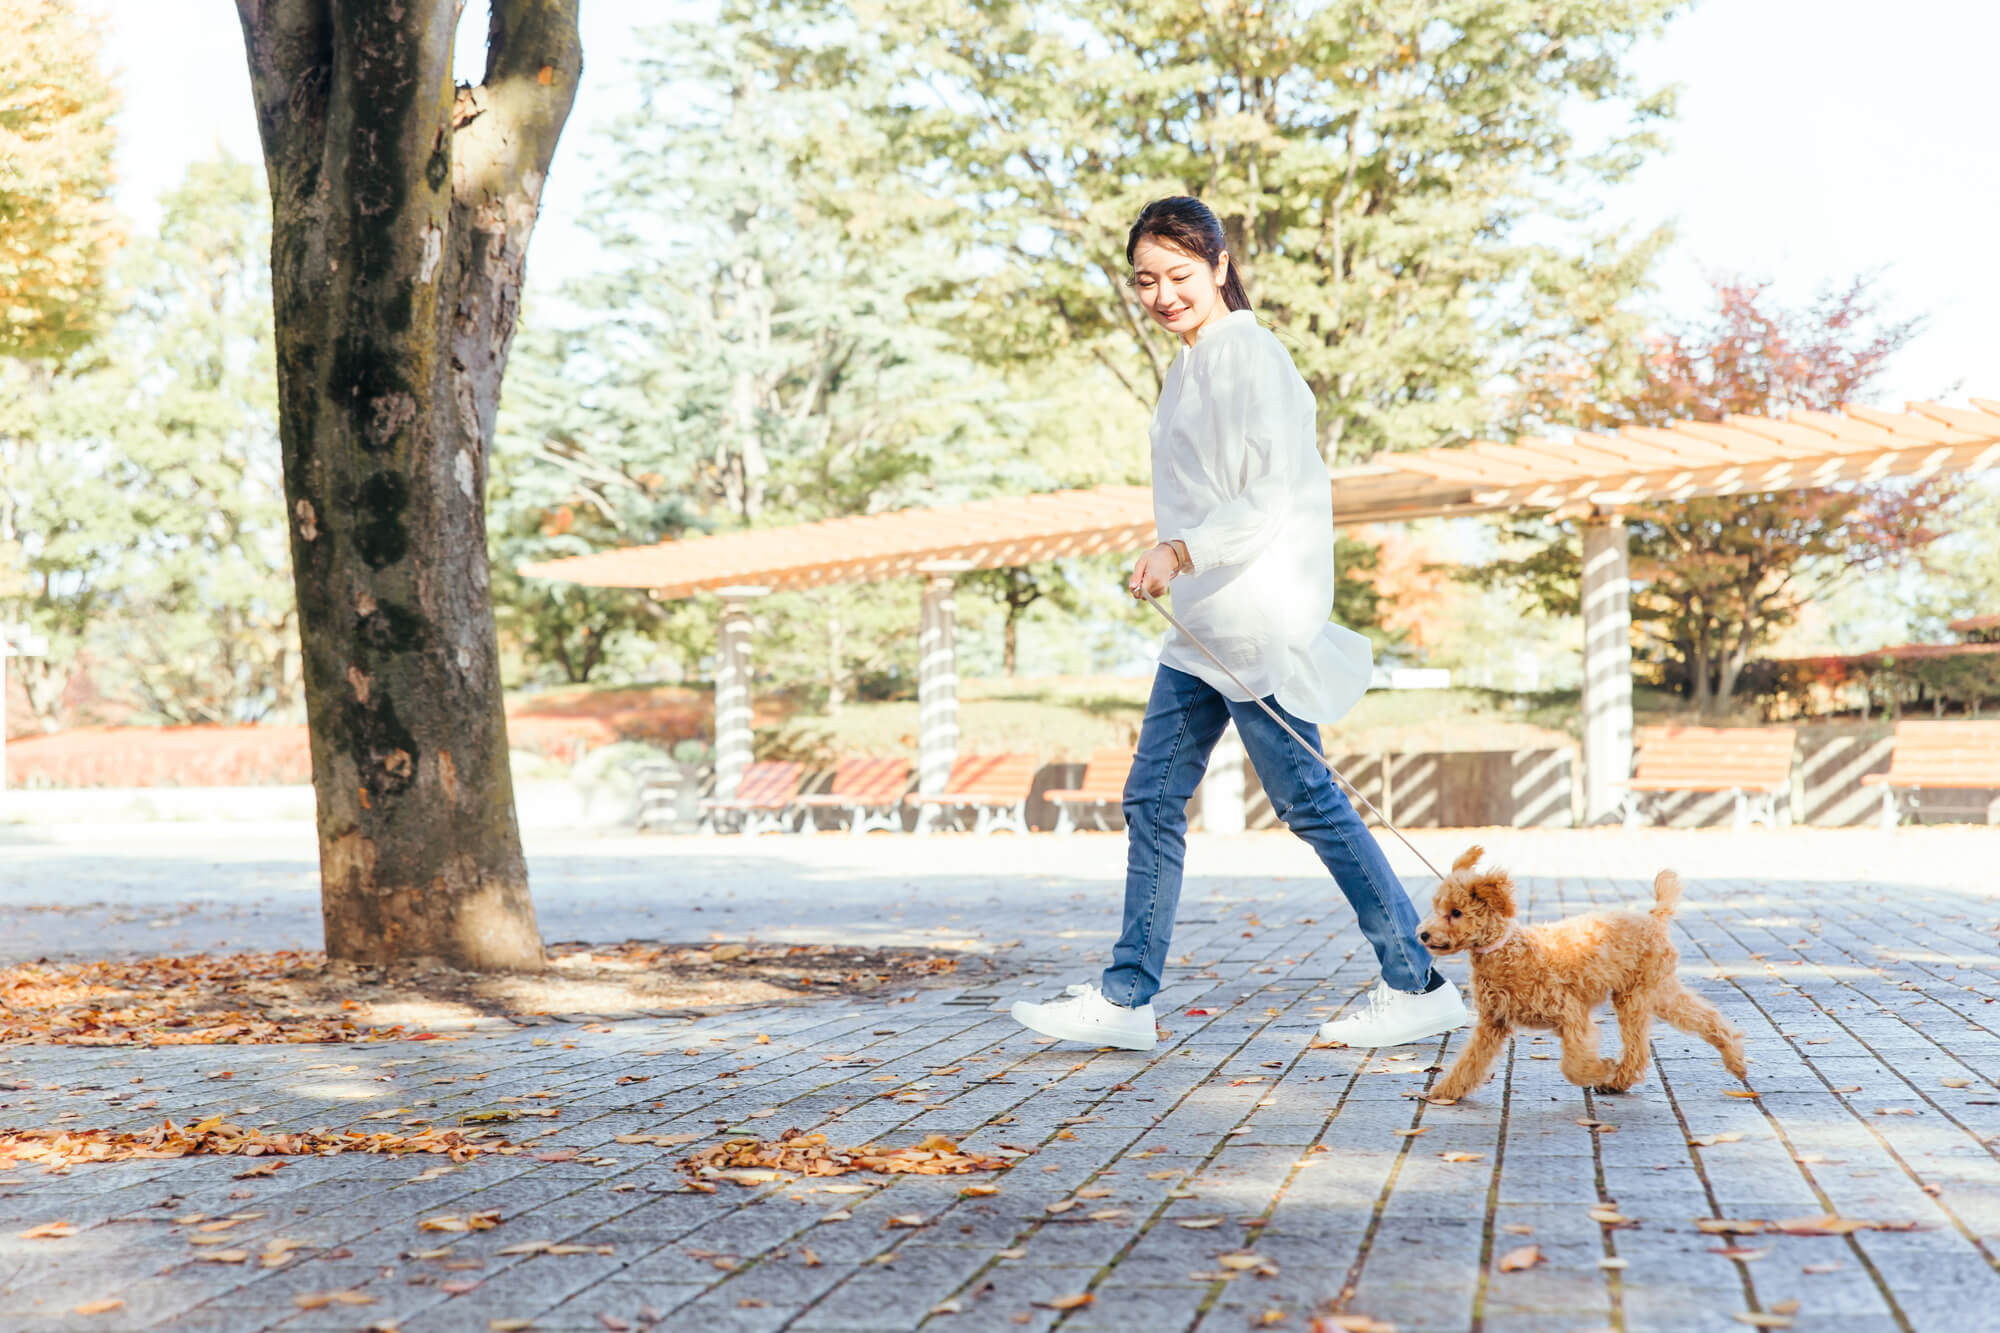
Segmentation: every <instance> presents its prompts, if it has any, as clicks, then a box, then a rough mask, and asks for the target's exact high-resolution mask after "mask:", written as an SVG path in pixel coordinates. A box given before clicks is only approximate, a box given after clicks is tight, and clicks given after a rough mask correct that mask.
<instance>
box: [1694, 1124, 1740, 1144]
mask: <svg viewBox="0 0 2000 1333" xmlns="http://www.w3.org/2000/svg"><path fill="white" fill-rule="evenodd" d="M1741 1142H1743V1136H1742V1135H1741V1134H1739V1133H1737V1132H1736V1131H1735V1130H1733V1129H1732V1130H1729V1131H1728V1132H1726V1133H1722V1134H1704V1135H1702V1136H1701V1137H1700V1138H1698V1139H1689V1140H1688V1146H1689V1147H1691V1148H1713V1147H1714V1146H1715V1145H1716V1144H1718V1143H1741Z"/></svg>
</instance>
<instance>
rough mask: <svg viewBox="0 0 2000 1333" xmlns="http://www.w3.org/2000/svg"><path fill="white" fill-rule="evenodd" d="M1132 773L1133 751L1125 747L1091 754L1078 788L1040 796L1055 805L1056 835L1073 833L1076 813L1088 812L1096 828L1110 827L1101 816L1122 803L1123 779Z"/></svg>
mask: <svg viewBox="0 0 2000 1333" xmlns="http://www.w3.org/2000/svg"><path fill="white" fill-rule="evenodd" d="M1131 773H1132V751H1131V750H1130V749H1129V748H1128V747H1126V746H1122V745H1114V746H1111V747H1109V748H1106V749H1101V750H1092V751H1091V752H1090V762H1089V763H1087V764H1085V765H1084V766H1083V782H1082V784H1081V785H1079V786H1076V787H1073V788H1069V789H1067V790H1064V791H1046V792H1043V793H1042V796H1043V797H1044V799H1046V800H1049V801H1052V802H1054V803H1055V807H1056V832H1057V833H1074V832H1075V831H1076V815H1077V812H1078V811H1079V810H1088V811H1089V812H1090V813H1091V814H1092V815H1093V816H1094V817H1095V818H1096V820H1097V826H1098V827H1099V828H1107V827H1109V826H1108V825H1107V824H1105V822H1104V814H1105V812H1106V811H1107V810H1110V809H1112V808H1113V807H1116V806H1122V805H1123V804H1124V803H1125V779H1126V778H1127V777H1129V776H1131Z"/></svg>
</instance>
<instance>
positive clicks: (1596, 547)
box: [1583, 517, 1632, 824]
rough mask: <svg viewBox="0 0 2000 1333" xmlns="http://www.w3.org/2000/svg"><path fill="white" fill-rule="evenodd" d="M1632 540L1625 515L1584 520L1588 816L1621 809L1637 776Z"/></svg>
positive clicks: (1603, 817) (1587, 818)
mask: <svg viewBox="0 0 2000 1333" xmlns="http://www.w3.org/2000/svg"><path fill="white" fill-rule="evenodd" d="M1631 551H1632V539H1631V534H1630V533H1629V532H1628V531H1627V530H1626V527H1625V524H1624V522H1623V521H1622V520H1620V519H1618V518H1615V517H1612V518H1592V519H1589V520H1587V521H1586V522H1585V523H1584V525H1583V822H1584V823H1586V824H1594V823H1597V822H1598V821H1599V820H1608V819H1611V818H1612V817H1614V816H1615V815H1616V814H1617V813H1618V808H1619V806H1620V804H1621V803H1622V802H1623V800H1624V796H1625V794H1624V792H1623V791H1622V790H1621V789H1620V788H1619V787H1617V786H1615V785H1614V784H1616V783H1620V782H1623V781H1624V780H1625V779H1626V778H1628V777H1630V776H1631V774H1632V555H1631Z"/></svg>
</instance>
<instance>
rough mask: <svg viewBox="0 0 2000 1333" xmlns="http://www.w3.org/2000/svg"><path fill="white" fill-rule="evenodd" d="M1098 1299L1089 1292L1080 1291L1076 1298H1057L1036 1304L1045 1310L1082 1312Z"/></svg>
mask: <svg viewBox="0 0 2000 1333" xmlns="http://www.w3.org/2000/svg"><path fill="white" fill-rule="evenodd" d="M1096 1299H1097V1297H1095V1296H1093V1295H1091V1294H1090V1293H1089V1292H1087V1291H1079V1292H1077V1293H1076V1294H1075V1295H1074V1296H1057V1297H1054V1298H1053V1299H1051V1300H1046V1301H1036V1302H1035V1304H1036V1305H1039V1306H1041V1307H1042V1308H1043V1309H1044V1310H1080V1309H1082V1308H1083V1307H1084V1306H1086V1305H1089V1304H1090V1303H1091V1302H1092V1301H1094V1300H1096Z"/></svg>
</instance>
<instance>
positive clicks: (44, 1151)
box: [0, 1116, 519, 1176]
mask: <svg viewBox="0 0 2000 1333" xmlns="http://www.w3.org/2000/svg"><path fill="white" fill-rule="evenodd" d="M517 1151H519V1150H518V1149H516V1148H514V1147H513V1146H512V1145H510V1144H509V1143H507V1141H506V1140H505V1139H493V1140H480V1141H475V1140H474V1138H473V1137H472V1136H471V1135H469V1134H468V1133H467V1132H466V1131H464V1130H457V1129H444V1130H438V1129H427V1130H424V1131H422V1132H420V1133H417V1134H408V1135H404V1134H384V1133H377V1134H362V1133H337V1134H336V1133H328V1132H326V1131H322V1130H311V1131H307V1132H303V1133H298V1134H266V1133H264V1132H262V1131H261V1130H255V1129H245V1128H244V1127H243V1126H241V1125H232V1124H229V1123H227V1122H225V1121H224V1120H223V1118H222V1117H221V1116H210V1117H209V1118H208V1119H206V1120H202V1121H198V1122H196V1123H194V1124H191V1125H176V1124H175V1123H174V1122H173V1121H171V1120H165V1121H162V1122H160V1123H159V1124H157V1125H155V1126H153V1127H152V1128H151V1129H145V1130H140V1131H138V1132H136V1133H117V1132H114V1131H112V1130H108V1129H18V1130H9V1131H7V1132H6V1133H4V1134H0V1162H6V1161H21V1162H40V1163H42V1164H43V1165H45V1166H55V1167H66V1166H75V1165H79V1164H81V1163H85V1162H124V1161H132V1160H144V1159H152V1158H175V1157H197V1156H208V1155H211V1154H212V1155H216V1156H222V1157H269V1156H271V1155H273V1154H276V1155H280V1156H298V1155H304V1154H312V1155H314V1156H319V1157H326V1156H331V1155H333V1154H335V1153H344V1152H364V1153H389V1154H394V1155H401V1154H404V1153H416V1152H421V1153H436V1154H439V1155H441V1156H448V1157H450V1158H451V1160H452V1161H454V1162H469V1161H471V1160H472V1159H473V1158H474V1157H477V1156H479V1155H480V1154H482V1153H501V1154H506V1155H511V1154H512V1153H514V1152H517ZM278 1165H279V1164H278V1163H277V1162H275V1161H273V1162H259V1163H258V1165H257V1166H254V1167H252V1168H251V1169H250V1170H248V1171H245V1172H243V1173H242V1174H243V1175H244V1176H251V1175H268V1174H269V1173H270V1172H272V1171H275V1170H277V1169H278Z"/></svg>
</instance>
